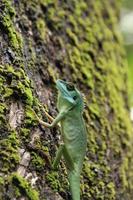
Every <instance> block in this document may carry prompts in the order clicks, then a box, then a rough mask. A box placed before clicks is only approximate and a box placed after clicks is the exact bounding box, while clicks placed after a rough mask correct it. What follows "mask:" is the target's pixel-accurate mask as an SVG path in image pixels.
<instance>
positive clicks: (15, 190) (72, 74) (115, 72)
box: [0, 0, 133, 200]
mask: <svg viewBox="0 0 133 200" xmlns="http://www.w3.org/2000/svg"><path fill="white" fill-rule="evenodd" d="M119 7H120V5H119V1H116V0H109V1H106V0H96V1H94V0H78V1H77V0H69V1H65V0H64V1H59V0H58V1H56V0H55V1H52V0H21V1H19V0H14V1H11V0H1V1H0V46H1V48H0V63H1V65H0V199H2V200H5V199H11V200H15V199H21V200H24V199H30V200H38V199H43V200H44V199H57V200H59V199H71V196H70V192H69V185H68V180H67V175H66V168H65V165H64V161H63V160H62V161H61V164H60V167H59V170H58V172H56V171H52V169H51V168H50V162H51V161H52V160H53V159H54V157H55V151H56V149H57V147H58V145H59V135H60V131H59V129H58V128H54V129H52V130H49V129H46V128H44V127H42V126H40V125H38V123H37V122H36V120H35V118H34V116H33V114H32V113H31V112H30V109H29V107H32V108H34V110H35V111H36V112H37V114H38V115H39V116H40V117H42V119H44V120H45V121H46V120H47V118H46V116H45V115H44V114H43V112H42V109H41V107H39V105H38V104H39V103H41V104H42V105H44V107H45V109H46V110H48V112H49V113H50V114H51V115H52V116H56V114H57V110H56V97H57V90H56V88H55V80H56V79H58V78H61V79H62V78H64V79H66V80H68V81H71V82H74V83H76V85H77V87H78V88H79V89H80V90H81V91H82V92H83V93H84V94H85V97H86V108H85V113H84V117H85V120H86V126H87V129H88V149H87V154H86V158H85V162H84V167H83V173H82V175H81V199H84V200H85V199H86V200H88V199H90V200H100V199H101V200H113V199H115V200H132V198H133V169H132V168H133V167H132V166H133V163H132V157H133V150H132V141H133V140H132V127H131V123H130V120H129V113H128V100H127V69H126V62H125V53H124V50H123V47H122V39H121V35H120V34H119V30H118V27H117V24H118V14H119Z"/></svg>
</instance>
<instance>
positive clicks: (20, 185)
mask: <svg viewBox="0 0 133 200" xmlns="http://www.w3.org/2000/svg"><path fill="white" fill-rule="evenodd" d="M11 181H12V184H13V185H14V186H15V189H17V194H18V195H20V194H21V195H22V196H26V197H27V198H28V199H29V200H39V194H38V192H37V191H36V190H35V189H32V188H31V186H30V184H29V183H28V182H27V181H26V180H25V179H24V178H23V177H21V176H20V175H18V174H17V173H14V174H12V176H11Z"/></svg>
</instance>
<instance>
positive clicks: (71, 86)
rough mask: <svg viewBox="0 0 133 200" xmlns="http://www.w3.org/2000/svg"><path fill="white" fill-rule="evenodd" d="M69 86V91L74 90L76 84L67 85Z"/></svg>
mask: <svg viewBox="0 0 133 200" xmlns="http://www.w3.org/2000/svg"><path fill="white" fill-rule="evenodd" d="M66 87H67V89H68V90H69V91H73V90H74V89H75V88H74V86H73V85H70V84H69V85H67V86H66Z"/></svg>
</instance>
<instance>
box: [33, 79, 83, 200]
mask: <svg viewBox="0 0 133 200" xmlns="http://www.w3.org/2000/svg"><path fill="white" fill-rule="evenodd" d="M56 87H57V89H58V101H57V108H58V110H59V114H58V115H57V117H56V118H55V119H53V118H52V117H51V116H49V115H47V116H48V117H49V119H50V120H51V121H52V120H53V121H52V123H51V124H49V123H47V122H44V121H42V120H41V119H40V118H39V117H38V116H37V115H36V114H35V115H36V117H37V119H38V121H39V123H40V124H42V125H44V126H45V127H48V128H52V127H54V126H55V125H56V124H57V123H59V122H60V125H61V134H62V140H63V144H61V145H60V147H59V149H58V151H57V154H56V158H55V160H54V162H53V165H52V167H53V168H54V169H55V168H57V166H58V164H59V162H60V159H61V157H62V156H63V157H64V159H65V162H66V167H67V170H68V179H69V183H70V189H71V193H72V199H73V200H80V173H81V169H82V165H83V160H84V157H85V152H86V146H87V138H86V127H85V124H84V120H83V117H82V114H83V108H84V103H83V99H82V95H81V94H80V92H79V91H78V90H77V89H76V88H75V87H74V85H73V84H71V83H67V82H65V81H62V80H57V81H56ZM45 114H46V112H45Z"/></svg>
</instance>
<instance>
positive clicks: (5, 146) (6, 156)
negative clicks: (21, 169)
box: [0, 132, 20, 173]
mask: <svg viewBox="0 0 133 200" xmlns="http://www.w3.org/2000/svg"><path fill="white" fill-rule="evenodd" d="M18 147H19V139H18V137H17V134H16V132H10V134H9V135H8V136H7V137H6V138H5V139H2V140H0V148H1V151H0V156H1V160H0V165H1V166H2V168H1V171H2V172H7V173H9V172H10V171H11V170H13V169H15V168H16V165H17V164H18V163H19V160H20V158H19V155H18Z"/></svg>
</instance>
